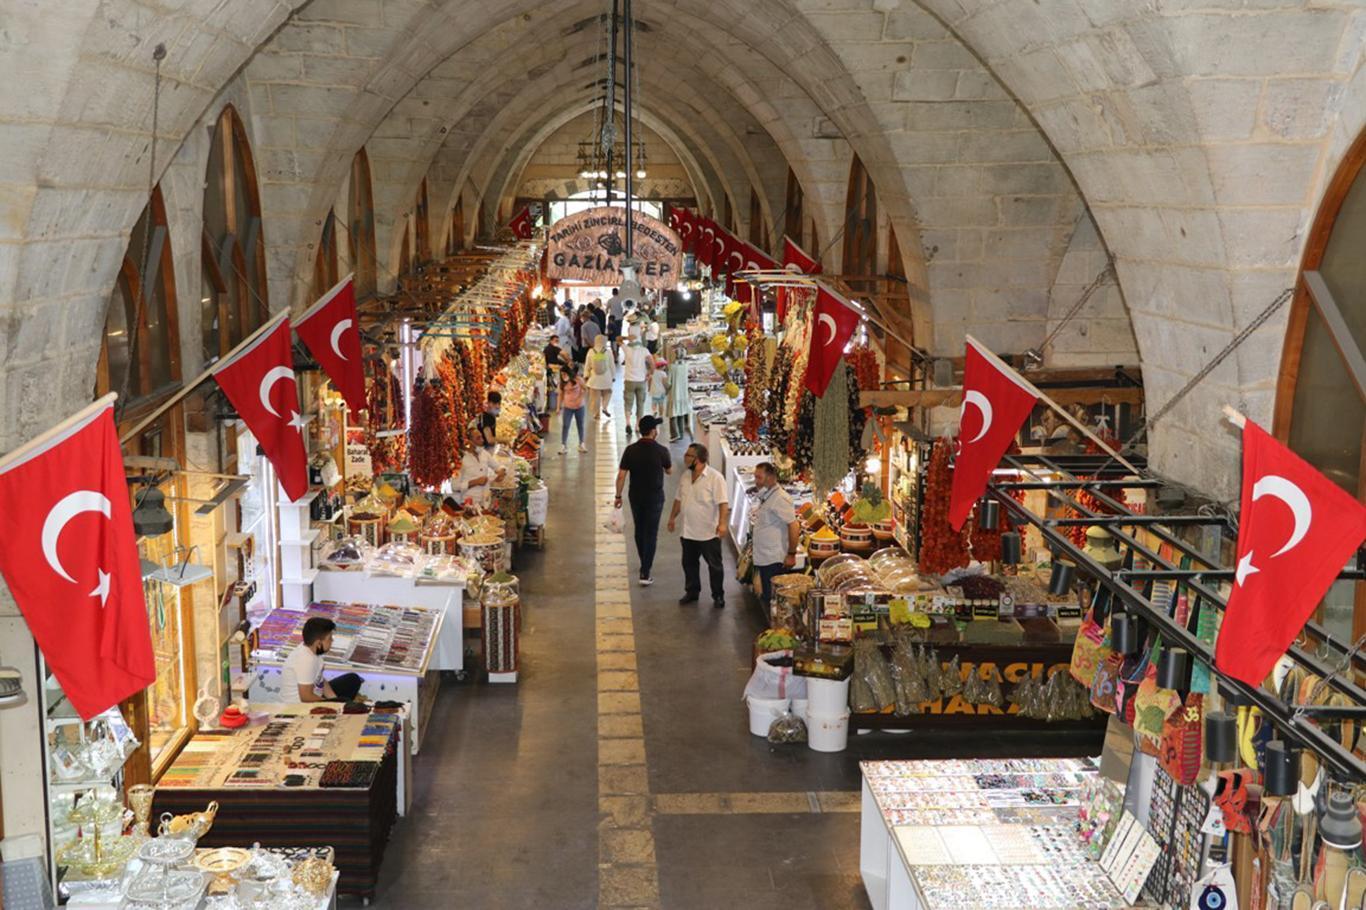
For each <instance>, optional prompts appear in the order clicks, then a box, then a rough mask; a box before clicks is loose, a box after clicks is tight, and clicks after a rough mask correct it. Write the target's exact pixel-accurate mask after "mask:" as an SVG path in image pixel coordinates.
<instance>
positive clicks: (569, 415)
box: [542, 289, 692, 455]
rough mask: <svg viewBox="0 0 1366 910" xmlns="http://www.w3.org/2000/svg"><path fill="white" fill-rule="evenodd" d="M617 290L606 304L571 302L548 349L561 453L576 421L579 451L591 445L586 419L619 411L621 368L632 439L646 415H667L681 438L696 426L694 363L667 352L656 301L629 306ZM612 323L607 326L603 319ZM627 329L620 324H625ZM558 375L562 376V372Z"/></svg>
mask: <svg viewBox="0 0 1366 910" xmlns="http://www.w3.org/2000/svg"><path fill="white" fill-rule="evenodd" d="M618 309H621V298H620V297H619V296H618V294H617V291H616V289H613V293H612V297H611V299H609V301H608V303H607V308H606V310H602V308H601V307H600V305H599V301H597V300H594V301H592V302H591V303H589V304H588V305H587V306H585V307H583V308H582V309H581V310H579V311H577V312H575V311H573V309H572V307H571V306H570V305H569V304H566V305H565V308H564V310H563V312H562V313H561V315H560V318H559V319H558V320H557V321H556V323H555V326H554V328H553V334H552V336H551V339H550V341H549V342H548V343H547V344H546V347H545V348H544V350H543V352H542V353H543V354H544V355H545V360H546V369H547V374H548V376H547V381H548V382H549V384H550V387H551V388H553V389H554V390H555V392H556V394H555V398H556V399H557V401H556V404H555V407H554V410H557V411H558V412H559V413H560V414H561V422H560V454H561V455H563V454H565V453H567V452H568V451H569V433H570V428H571V426H572V427H573V428H574V429H575V430H576V431H577V433H578V442H579V451H580V452H586V451H588V448H587V445H586V443H585V438H584V425H585V423H586V422H587V419H588V417H590V416H592V417H596V418H597V420H598V422H599V424H600V425H601V424H606V423H609V422H610V421H611V420H612V419H613V418H612V396H613V388H614V385H615V382H616V376H617V373H618V371H620V372H621V373H622V394H623V399H624V401H623V405H624V410H625V417H626V436H627V438H628V439H629V438H631V437H632V436H633V435H634V431H635V428H636V427H637V426H638V424H639V422H640V420H641V418H643V417H645V416H647V415H648V416H653V417H657V418H659V419H660V422H661V423H663V422H665V421H667V422H668V423H669V428H670V438H671V440H673V441H678V440H679V439H681V438H682V437H683V435H684V434H685V433H687V432H688V431H689V425H690V424H691V417H692V399H691V397H690V396H689V395H688V382H687V367H686V364H684V363H683V361H682V356H681V355H676V356H675V359H674V362H673V363H670V361H668V360H665V359H663V358H659V357H658V356H657V354H658V352H659V344H660V329H659V322H658V320H657V319H656V318H655V315H654V312H653V310H652V308H651V307H649V306H648V305H647V306H643V307H640V308H638V309H635V310H631V311H623V312H625V315H624V316H623V317H622V319H620V320H619V319H617V318H616V317H615V316H614V315H613V314H614V313H615V312H616V311H617V310H618ZM600 319H601V320H604V321H605V322H606V324H607V326H608V328H607V329H606V330H605V331H604V330H602V329H601V328H600V326H599V320H600ZM623 320H624V333H623V332H621V331H620V330H619V329H620V327H621V326H622V325H623ZM556 374H558V379H556Z"/></svg>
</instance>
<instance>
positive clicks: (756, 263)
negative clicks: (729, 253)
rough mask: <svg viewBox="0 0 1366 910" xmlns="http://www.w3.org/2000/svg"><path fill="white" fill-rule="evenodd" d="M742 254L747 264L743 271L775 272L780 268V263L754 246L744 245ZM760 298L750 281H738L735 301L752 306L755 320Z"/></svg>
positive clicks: (757, 314)
mask: <svg viewBox="0 0 1366 910" xmlns="http://www.w3.org/2000/svg"><path fill="white" fill-rule="evenodd" d="M741 252H742V253H743V254H744V257H745V263H744V266H743V267H742V269H741V270H742V271H746V272H756V271H765V272H771V271H775V270H776V269H777V268H778V263H776V262H774V261H773V259H772V258H771V257H770V256H769V255H768V254H767V253H765V252H763V251H762V250H760V249H758V248H757V247H755V246H754V245H752V244H749V243H746V244H743V245H742V248H741ZM760 297H761V294H759V293H758V292H757V291H756V290H755V287H754V285H752V284H750V283H749V282H748V281H745V280H744V279H743V278H742V279H739V280H737V282H736V286H735V299H736V300H739V301H741V302H743V303H748V304H749V305H750V311H751V314H752V315H753V316H754V318H755V319H758V318H759V306H758V304H759V300H760Z"/></svg>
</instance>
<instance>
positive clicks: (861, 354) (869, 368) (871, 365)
mask: <svg viewBox="0 0 1366 910" xmlns="http://www.w3.org/2000/svg"><path fill="white" fill-rule="evenodd" d="M844 359H845V361H846V362H847V363H848V364H849V366H851V367H853V369H854V375H855V376H856V377H857V378H858V387H859V389H860V390H862V391H867V392H872V391H876V390H877V389H879V388H880V387H881V385H882V369H881V367H879V366H878V362H877V353H876V352H875V351H874V350H873V349H872V348H871V347H869V346H868V345H866V344H861V345H859V346H858V347H856V348H854V349H853V350H852V351H850V352H849V353H848V354H845V355H844ZM860 410H862V411H864V413H865V414H867V413H868V412H870V411H872V408H860Z"/></svg>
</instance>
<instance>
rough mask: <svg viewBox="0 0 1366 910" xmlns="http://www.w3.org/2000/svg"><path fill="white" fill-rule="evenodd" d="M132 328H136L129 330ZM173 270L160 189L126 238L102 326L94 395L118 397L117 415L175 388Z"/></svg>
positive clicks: (177, 351)
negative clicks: (124, 250)
mask: <svg viewBox="0 0 1366 910" xmlns="http://www.w3.org/2000/svg"><path fill="white" fill-rule="evenodd" d="M134 326H136V328H134ZM180 379H181V376H180V324H179V318H178V313H177V310H176V293H175V265H174V259H173V258H172V256H171V237H170V234H169V233H168V232H167V229H166V207H165V204H164V203H163V202H162V199H161V188H160V187H157V188H156V190H154V191H153V193H152V199H151V201H150V202H149V203H148V204H147V207H146V208H145V209H143V210H142V217H140V218H139V219H138V223H137V224H136V225H134V227H133V232H132V234H131V235H130V236H129V240H128V251H127V252H126V253H124V254H123V266H122V267H121V268H120V269H119V278H118V283H117V284H116V285H115V288H114V294H113V297H112V299H111V300H110V301H109V310H108V312H107V314H106V316H105V321H104V344H103V346H102V347H101V349H100V359H99V364H98V366H97V368H96V377H95V393H96V395H103V394H105V393H106V392H110V391H113V392H118V393H119V397H120V399H121V401H120V406H119V413H120V415H127V414H129V413H132V412H133V411H136V410H140V409H142V408H143V407H150V406H153V405H155V403H156V402H157V401H159V400H160V399H163V398H165V397H166V396H167V395H169V394H170V393H171V392H172V391H174V390H175V388H176V387H177V386H178V385H179V384H180Z"/></svg>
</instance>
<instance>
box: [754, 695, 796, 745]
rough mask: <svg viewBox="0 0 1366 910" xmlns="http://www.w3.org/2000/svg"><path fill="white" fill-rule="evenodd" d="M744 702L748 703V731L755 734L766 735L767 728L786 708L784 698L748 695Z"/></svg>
mask: <svg viewBox="0 0 1366 910" xmlns="http://www.w3.org/2000/svg"><path fill="white" fill-rule="evenodd" d="M745 702H746V703H747V704H748V705H749V732H751V733H753V734H754V735H755V736H768V728H769V727H771V726H773V722H774V721H775V720H777V719H778V718H779V717H780V716H781V715H782V713H783V712H784V711H786V710H787V699H786V698H759V697H758V696H755V695H750V696H749V697H747V698H746V699H745Z"/></svg>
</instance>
